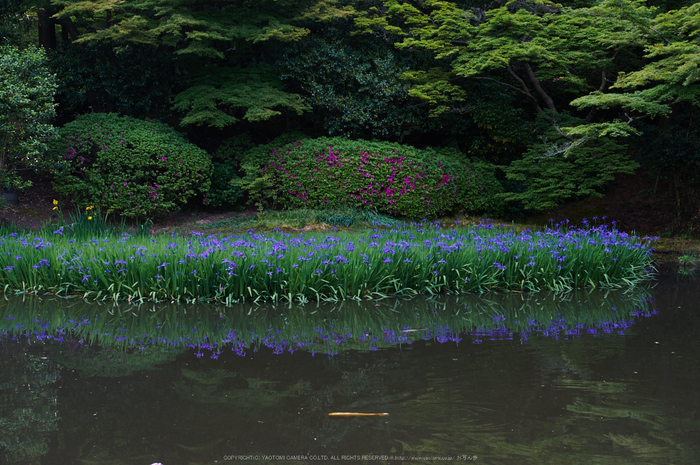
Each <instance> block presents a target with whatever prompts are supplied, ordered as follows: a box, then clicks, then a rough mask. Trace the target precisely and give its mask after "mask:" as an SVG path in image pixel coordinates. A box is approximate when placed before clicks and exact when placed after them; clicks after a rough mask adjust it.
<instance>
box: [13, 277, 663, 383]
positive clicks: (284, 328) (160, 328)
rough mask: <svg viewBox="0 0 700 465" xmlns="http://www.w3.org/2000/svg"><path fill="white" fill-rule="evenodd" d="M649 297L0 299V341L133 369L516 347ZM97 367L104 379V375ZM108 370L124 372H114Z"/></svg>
mask: <svg viewBox="0 0 700 465" xmlns="http://www.w3.org/2000/svg"><path fill="white" fill-rule="evenodd" d="M649 296H650V294H649V292H648V291H647V290H645V289H642V288H636V289H633V290H631V291H628V292H627V293H620V292H612V291H600V290H595V289H594V290H587V291H576V292H571V293H566V294H535V295H531V294H520V293H508V294H489V295H488V297H483V296H476V295H466V296H458V297H450V298H443V299H424V298H418V299H412V300H396V299H387V300H384V301H369V302H357V301H345V302H341V303H339V304H328V305H317V306H313V305H307V306H298V307H277V306H251V305H240V306H236V307H214V306H184V305H162V304H151V305H97V304H94V303H87V302H83V301H77V302H76V301H72V302H71V301H65V300H45V301H42V300H39V299H35V298H32V299H12V300H7V301H5V302H0V337H5V338H10V339H13V340H15V339H18V338H24V339H27V340H28V341H30V342H37V343H39V342H45V341H56V342H67V343H69V344H68V345H69V346H70V347H71V349H70V350H71V351H73V352H76V353H78V354H80V357H81V358H82V359H94V358H95V357H97V355H95V354H93V353H92V352H90V351H91V350H92V347H93V346H94V345H96V344H97V345H99V346H100V347H101V348H102V349H103V350H104V349H106V348H110V349H111V351H108V353H107V354H106V355H104V354H103V355H100V357H102V358H103V359H104V360H101V362H102V363H100V364H99V366H100V367H105V363H107V362H108V361H111V360H114V361H115V362H116V363H117V364H120V365H123V363H122V362H123V360H121V359H120V357H119V356H118V355H117V354H118V353H122V354H125V355H124V356H126V354H134V353H138V352H147V351H148V352H156V354H153V355H148V356H144V355H143V354H140V355H139V356H134V357H130V358H135V359H137V360H139V362H137V366H141V367H142V368H143V367H145V366H148V365H149V364H154V363H158V362H159V361H161V362H166V361H168V360H172V359H173V358H174V357H175V356H176V355H177V354H178V353H179V351H178V349H179V350H180V351H181V350H184V349H185V348H190V349H195V350H196V356H197V357H202V356H204V354H205V353H206V354H207V355H208V356H209V357H211V358H213V359H217V358H218V356H219V355H220V354H221V353H222V351H224V350H232V351H234V352H235V353H237V354H238V355H241V356H245V355H246V353H248V352H249V351H253V352H256V351H257V350H259V349H260V347H267V348H270V349H272V351H273V353H275V354H281V353H284V352H288V353H294V352H295V351H297V350H303V351H307V352H311V353H312V354H316V353H323V354H328V355H337V354H338V353H339V352H342V351H346V350H360V351H375V350H377V349H379V348H387V347H394V346H401V345H405V344H412V343H413V342H415V341H419V340H433V339H434V340H436V341H437V342H440V343H444V342H448V341H452V342H456V343H459V342H462V341H469V342H472V343H475V344H479V343H482V342H483V341H484V340H497V339H512V338H513V335H514V333H517V334H518V337H519V339H520V340H521V341H527V339H528V338H529V337H531V336H532V335H544V336H549V337H553V338H564V339H568V338H570V337H576V336H580V335H581V334H584V333H585V334H593V335H596V334H605V333H611V332H618V333H620V334H624V332H625V330H626V329H627V328H628V327H630V326H631V325H632V324H634V321H635V320H636V319H638V318H639V317H649V316H651V315H652V314H653V313H655V311H654V310H653V309H651V308H650V306H649ZM153 348H159V349H160V350H157V351H153V350H152V349H153ZM130 349H134V350H130ZM85 350H87V352H85ZM114 350H117V352H114ZM137 351H138V352H137ZM81 363H83V362H81ZM76 368H78V366H76ZM136 369H139V368H136ZM105 370H106V371H105V373H104V374H107V373H111V372H110V371H109V369H107V368H105ZM93 374H98V373H97V372H95V373H93ZM111 374H112V375H114V376H120V375H123V374H126V373H124V372H122V371H120V370H119V369H117V371H116V372H113V373H111Z"/></svg>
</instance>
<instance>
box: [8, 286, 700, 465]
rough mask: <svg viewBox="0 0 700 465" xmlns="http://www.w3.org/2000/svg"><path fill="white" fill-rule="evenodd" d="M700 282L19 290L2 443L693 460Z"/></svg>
mask: <svg viewBox="0 0 700 465" xmlns="http://www.w3.org/2000/svg"><path fill="white" fill-rule="evenodd" d="M673 279H681V278H676V277H673ZM682 279H685V278H682ZM668 284H670V285H668ZM654 299H656V300H654ZM698 301H700V294H699V293H698V286H697V283H696V282H690V281H687V280H686V281H678V282H673V283H663V282H662V283H660V285H659V287H657V288H656V289H654V290H653V292H650V291H644V290H636V291H634V292H632V293H627V294H622V293H614V292H610V293H603V292H597V291H595V292H586V293H581V292H580V293H576V294H569V295H565V296H551V295H544V294H538V295H520V294H499V295H495V296H494V295H487V296H485V297H484V296H481V297H479V296H468V297H464V296H461V297H459V298H451V299H438V300H425V299H422V300H410V301H405V302H404V301H381V302H370V303H367V304H365V305H364V306H361V305H358V304H357V303H355V302H347V303H345V304H344V305H340V306H336V307H324V306H319V307H312V308H309V307H304V308H291V309H290V308H285V307H277V308H274V307H262V306H261V307H245V308H244V307H239V308H234V309H224V308H222V309H216V308H212V307H206V308H204V307H177V308H164V307H160V306H155V307H154V306H149V307H112V306H111V305H110V306H97V305H89V306H85V305H84V304H82V303H77V302H69V303H68V304H66V303H65V302H60V301H51V300H47V301H44V302H37V301H32V300H26V301H25V302H22V301H8V302H5V303H4V304H3V305H1V306H0V322H1V323H2V325H3V336H2V339H3V340H2V342H1V343H0V344H2V352H1V353H2V357H3V359H2V360H3V365H2V367H1V369H0V376H2V377H1V378H0V395H2V401H3V402H2V404H1V405H0V408H1V409H2V412H1V413H2V419H3V421H5V423H4V425H7V424H11V426H12V428H14V429H13V430H12V431H14V432H13V435H14V436H13V437H16V438H19V440H15V442H13V444H24V445H25V446H23V447H24V449H23V450H26V451H31V450H33V451H36V452H34V453H33V452H27V453H25V454H24V455H20V454H18V453H14V455H12V453H13V452H12V451H13V450H15V451H16V450H19V449H18V448H15V449H12V450H11V449H9V448H8V447H7V446H6V445H4V447H5V448H4V449H3V450H2V453H3V454H4V456H3V457H2V458H3V459H4V460H5V461H4V462H3V463H47V464H54V463H55V464H59V463H90V464H122V463H123V464H131V463H153V462H161V463H163V464H164V465H172V464H203V463H214V462H215V461H218V462H219V463H222V462H224V461H225V460H224V457H229V458H230V457H231V456H237V457H238V458H237V459H236V460H233V462H234V463H255V464H260V463H281V462H280V461H279V460H276V459H274V458H269V456H272V455H277V456H282V457H285V458H287V457H289V458H290V460H285V461H284V463H288V464H291V463H320V462H321V463H328V462H339V463H343V462H344V463H372V464H375V463H392V464H394V463H430V460H429V457H441V458H448V457H452V458H453V459H455V460H452V462H453V463H465V462H466V461H467V460H468V458H474V457H476V463H489V464H491V463H504V464H508V463H565V462H566V463H610V464H616V463H674V464H677V463H698V462H699V461H700V454H699V452H698V446H697V443H698V441H697V437H699V433H700V427H699V425H698V420H697V418H696V413H694V412H697V411H698V409H699V408H700V401H699V400H698V399H697V395H696V393H697V383H698V381H700V366H699V365H700V364H699V363H698V361H697V357H696V354H697V349H698V348H699V347H698V342H696V339H697V338H696V337H695V335H697V330H699V329H700V323H699V321H698V318H697V317H695V314H694V312H693V311H692V305H696V306H697V302H698ZM679 306H680V307H682V308H677V307H679ZM686 306H688V307H691V308H689V309H686V308H685V307H686ZM657 312H658V314H657ZM652 315H653V317H652ZM324 354H331V356H328V355H324ZM30 356H31V357H30ZM32 357H33V358H32ZM37 367H38V368H37ZM37 373H39V374H38V375H37ZM32 376H34V378H31V377H32ZM37 379H43V380H45V382H44V384H40V383H37V382H36V380H37ZM30 391H31V395H29V394H28V393H29V392H30ZM13 396H14V397H13ZM15 406H20V408H21V409H26V408H29V409H31V410H32V412H33V418H34V419H35V420H33V421H34V423H26V424H25V423H22V420H21V418H22V417H20V416H19V413H17V408H15ZM334 411H360V412H387V413H389V416H387V417H369V418H338V417H329V416H328V413H330V412H334ZM42 422H43V423H42ZM41 424H43V425H44V427H43V429H41V427H38V428H34V427H33V426H32V425H41ZM25 426H26V427H25ZM0 431H2V434H1V436H0V438H2V440H5V438H6V437H7V435H6V433H5V431H6V430H5V428H2V429H0ZM3 444H4V443H3ZM32 454H34V455H32ZM342 455H348V456H350V455H359V456H360V457H359V460H354V459H349V460H332V459H331V457H332V456H336V457H338V458H340V457H341V456H342ZM362 455H376V456H379V458H376V457H375V458H376V460H374V459H373V460H370V459H366V460H364V461H363V460H362V458H361V456H362ZM242 456H250V457H249V459H248V460H244V459H242V458H241V457H242ZM323 456H325V457H327V459H326V460H312V459H313V458H316V459H318V458H319V457H323ZM409 456H413V457H418V458H414V459H407V457H409ZM266 457H268V458H266ZM392 457H399V458H392ZM420 457H423V458H422V459H421V458H420ZM458 457H459V458H460V460H457V458H458ZM291 458H294V459H295V460H291ZM32 460H34V462H32ZM228 461H231V460H228Z"/></svg>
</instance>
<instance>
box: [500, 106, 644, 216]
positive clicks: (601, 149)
mask: <svg viewBox="0 0 700 465" xmlns="http://www.w3.org/2000/svg"><path fill="white" fill-rule="evenodd" d="M557 118H558V119H562V120H563V121H562V123H563V124H567V125H573V124H576V123H577V121H575V120H574V119H573V118H571V117H569V116H567V115H564V114H562V115H557ZM540 122H541V124H540V127H541V129H540V131H541V132H540V133H541V140H540V143H539V144H533V145H531V146H530V147H529V149H528V150H527V152H525V154H524V156H523V158H522V159H520V160H515V161H514V162H513V163H511V164H510V165H509V166H508V167H507V168H506V170H505V171H506V176H507V178H508V179H510V180H514V181H520V182H522V183H523V184H524V185H525V186H526V189H525V190H524V191H523V192H517V193H516V192H510V193H507V194H504V195H503V197H504V198H505V199H506V200H509V201H520V202H522V204H523V205H524V207H525V208H527V209H531V210H544V209H547V208H553V207H556V206H557V205H559V204H560V203H562V202H564V201H567V200H574V199H577V198H581V197H586V196H591V195H595V196H601V195H602V194H601V193H600V192H601V190H602V188H603V187H604V186H605V184H606V183H607V182H609V181H612V180H613V179H615V175H617V174H620V173H626V174H632V173H633V172H634V170H635V168H637V167H638V166H639V165H638V164H637V163H636V162H634V161H632V160H631V159H630V158H629V157H628V156H627V147H626V146H625V145H622V144H619V143H617V142H616V141H615V140H614V139H611V138H607V137H600V138H595V139H578V140H577V141H576V142H574V143H572V142H571V140H570V139H569V138H568V137H567V136H566V135H565V134H563V133H562V132H561V131H558V130H557V128H556V127H555V126H552V125H551V124H549V123H548V122H545V121H543V119H542V118H541V119H540ZM564 153H565V154H566V155H565V156H563V154H564Z"/></svg>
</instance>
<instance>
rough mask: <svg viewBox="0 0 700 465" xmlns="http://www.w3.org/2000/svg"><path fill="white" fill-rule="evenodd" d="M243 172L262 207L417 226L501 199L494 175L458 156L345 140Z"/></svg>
mask: <svg viewBox="0 0 700 465" xmlns="http://www.w3.org/2000/svg"><path fill="white" fill-rule="evenodd" d="M278 147H279V146H278ZM267 148H268V149H269V148H271V147H270V146H268V147H267ZM244 167H245V166H244ZM246 172H247V174H248V176H247V177H246V178H245V179H244V182H243V185H244V187H245V188H246V189H248V191H249V195H250V197H251V199H252V200H253V201H257V202H258V205H259V206H261V207H264V206H272V207H275V206H281V207H285V208H317V207H339V206H350V207H355V208H362V209H369V210H376V211H378V212H381V213H386V214H390V215H394V216H405V217H409V218H422V217H432V216H436V215H441V214H446V213H450V212H467V213H480V212H483V211H487V210H490V209H492V208H493V207H495V204H494V203H493V202H492V199H494V198H495V194H496V193H498V192H500V184H499V183H498V181H497V180H496V179H495V177H494V175H493V168H492V167H490V166H489V165H488V164H486V163H484V162H473V161H470V160H468V159H466V158H464V156H463V155H461V154H460V153H459V152H457V151H450V150H447V149H442V150H435V149H427V150H419V149H416V148H414V147H411V146H407V145H400V144H393V143H387V142H369V141H365V140H348V139H343V138H320V139H303V140H301V141H297V142H294V143H291V144H287V145H284V146H282V147H280V148H277V149H276V150H273V151H272V152H271V153H270V154H269V155H268V156H267V161H266V163H264V164H263V165H262V166H260V165H255V166H254V167H253V168H252V169H251V168H246Z"/></svg>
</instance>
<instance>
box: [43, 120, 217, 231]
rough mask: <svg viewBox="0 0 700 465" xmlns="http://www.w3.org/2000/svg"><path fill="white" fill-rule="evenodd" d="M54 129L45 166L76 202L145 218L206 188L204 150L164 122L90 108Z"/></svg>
mask: <svg viewBox="0 0 700 465" xmlns="http://www.w3.org/2000/svg"><path fill="white" fill-rule="evenodd" d="M59 132H60V135H61V137H60V139H59V140H58V141H57V142H55V143H54V144H53V145H52V147H51V152H50V156H49V158H48V160H47V162H48V163H49V166H48V169H49V170H50V171H51V172H52V173H53V174H54V175H55V181H54V188H55V189H56V192H58V194H59V195H61V196H64V197H69V198H72V199H74V201H75V202H77V203H78V204H82V205H92V206H94V207H95V208H98V209H100V210H101V211H102V212H103V213H119V214H121V215H124V216H127V217H146V216H150V215H153V214H157V213H164V212H168V211H172V210H175V209H177V208H179V206H180V205H182V204H185V203H186V202H187V200H188V199H190V198H191V197H193V196H195V195H198V194H202V195H206V194H207V192H208V191H209V188H210V174H211V170H212V166H211V160H210V157H209V155H208V154H207V152H205V151H204V150H202V149H200V148H199V147H197V146H195V145H193V144H191V143H190V142H188V141H187V140H186V139H185V138H184V137H183V136H182V135H181V134H179V133H178V132H176V131H175V130H174V129H173V128H171V127H170V126H167V125H165V124H162V123H158V122H152V121H143V120H139V119H135V118H131V117H127V116H118V115H116V114H113V113H91V114H86V115H81V116H79V117H78V118H77V119H76V120H75V121H73V122H71V123H68V124H66V125H65V126H63V127H62V128H61V129H60V131H59Z"/></svg>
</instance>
